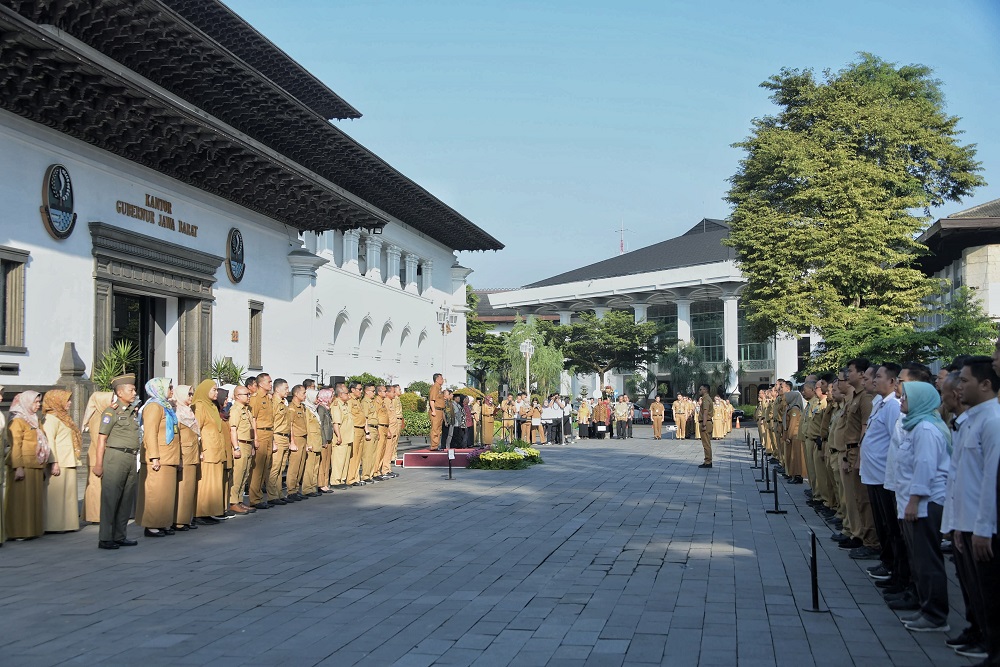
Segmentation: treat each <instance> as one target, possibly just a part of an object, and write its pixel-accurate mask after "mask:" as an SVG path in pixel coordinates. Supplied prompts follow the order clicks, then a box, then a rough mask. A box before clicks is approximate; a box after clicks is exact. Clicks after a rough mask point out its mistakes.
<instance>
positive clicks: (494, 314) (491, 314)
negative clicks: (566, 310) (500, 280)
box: [472, 287, 559, 322]
mask: <svg viewBox="0 0 1000 667" xmlns="http://www.w3.org/2000/svg"><path fill="white" fill-rule="evenodd" d="M515 289H517V288H516V287H506V288H503V289H477V290H472V291H473V292H474V293H475V294H476V296H478V297H479V306H478V307H477V308H476V316H477V317H478V318H479V319H480V320H482V321H483V322H508V321H509V322H513V321H514V319H515V318H516V317H517V316H518V315H520V316H521V317H522V318H525V317H527V313H525V312H524V311H521V310H518V309H517V308H493V307H492V306H491V305H490V299H489V296H487V295H489V294H496V293H497V292H510V291H513V290H515ZM536 317H538V318H539V319H543V320H558V319H559V316H558V315H536Z"/></svg>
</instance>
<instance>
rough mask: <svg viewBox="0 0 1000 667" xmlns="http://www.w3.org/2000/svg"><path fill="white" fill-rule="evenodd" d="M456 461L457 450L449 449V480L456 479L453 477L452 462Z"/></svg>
mask: <svg viewBox="0 0 1000 667" xmlns="http://www.w3.org/2000/svg"><path fill="white" fill-rule="evenodd" d="M454 460H455V450H454V449H451V448H449V449H448V479H454V478H453V477H452V476H451V462H452V461H454Z"/></svg>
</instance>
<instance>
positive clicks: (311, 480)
mask: <svg viewBox="0 0 1000 667" xmlns="http://www.w3.org/2000/svg"><path fill="white" fill-rule="evenodd" d="M318 396H319V392H318V391H316V390H315V389H307V390H306V400H305V406H306V451H305V455H304V456H305V472H304V473H303V475H302V495H304V496H312V497H314V498H315V497H316V496H321V495H323V494H322V493H320V491H319V463H320V459H322V457H323V427H322V424H320V421H319V412H318V411H317V407H318V406H317V404H316V401H317V397H318Z"/></svg>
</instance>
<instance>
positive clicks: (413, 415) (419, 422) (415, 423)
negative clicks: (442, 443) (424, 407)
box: [402, 407, 431, 436]
mask: <svg viewBox="0 0 1000 667" xmlns="http://www.w3.org/2000/svg"><path fill="white" fill-rule="evenodd" d="M403 419H405V420H406V427H405V428H404V429H403V433H402V435H407V436H415V435H427V434H428V433H430V432H431V416H430V415H429V414H427V413H426V412H414V411H410V410H407V409H406V408H405V407H404V408H403Z"/></svg>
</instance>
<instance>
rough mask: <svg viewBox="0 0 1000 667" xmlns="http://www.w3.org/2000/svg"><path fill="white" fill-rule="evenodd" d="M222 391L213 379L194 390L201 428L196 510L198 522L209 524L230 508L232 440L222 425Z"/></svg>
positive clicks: (205, 381) (195, 413)
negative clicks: (227, 478)
mask: <svg viewBox="0 0 1000 667" xmlns="http://www.w3.org/2000/svg"><path fill="white" fill-rule="evenodd" d="M218 395H219V390H218V388H217V387H216V386H215V382H213V381H212V380H204V381H203V382H202V383H201V384H199V385H198V388H197V389H195V392H194V402H193V404H192V406H191V407H192V410H194V416H195V419H196V420H197V421H198V428H199V429H200V431H201V461H200V462H199V464H198V468H199V474H198V501H197V507H196V509H195V516H196V517H197V519H196V522H197V523H199V524H201V525H203V526H209V525H212V524H215V523H219V519H216V518H215V517H217V516H222V515H224V514H225V511H226V493H225V485H224V483H223V481H224V476H225V473H226V450H230V452H231V450H232V447H229V446H228V442H229V441H228V439H226V438H225V432H224V430H223V426H222V416H221V415H220V414H219V408H218V406H217V405H216V404H215V399H216V398H217V397H218Z"/></svg>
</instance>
